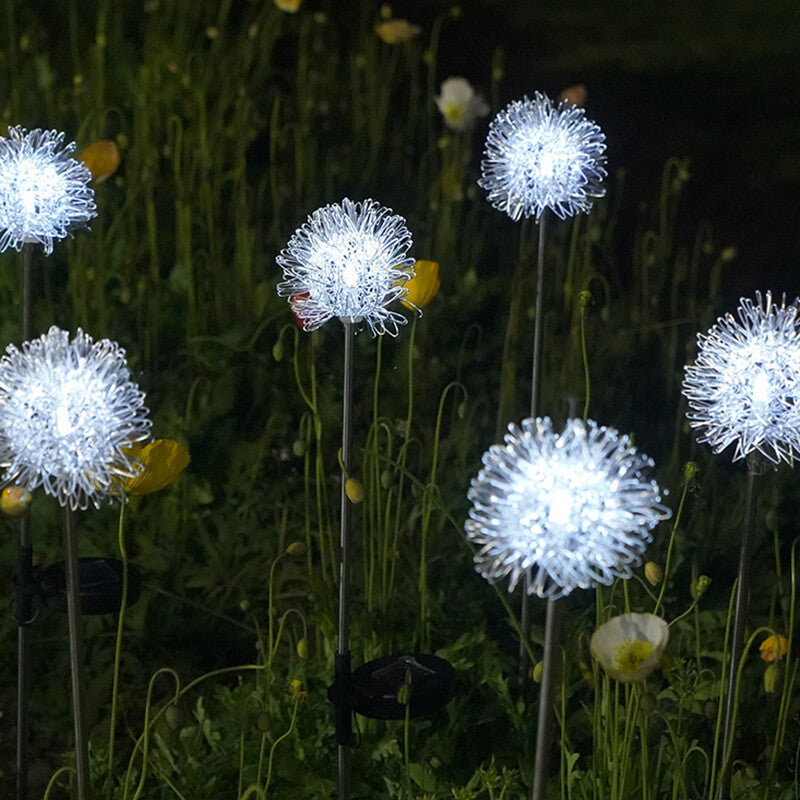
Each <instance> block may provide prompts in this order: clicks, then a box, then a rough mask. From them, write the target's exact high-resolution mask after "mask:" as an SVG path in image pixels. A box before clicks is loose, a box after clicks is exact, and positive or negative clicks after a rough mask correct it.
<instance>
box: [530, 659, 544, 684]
mask: <svg viewBox="0 0 800 800" xmlns="http://www.w3.org/2000/svg"><path fill="white" fill-rule="evenodd" d="M543 669H544V664H543V662H541V661H537V662H536V663H535V664H534V665H533V667H532V668H531V678H533V680H534V681H536V683H541V682H542V670H543Z"/></svg>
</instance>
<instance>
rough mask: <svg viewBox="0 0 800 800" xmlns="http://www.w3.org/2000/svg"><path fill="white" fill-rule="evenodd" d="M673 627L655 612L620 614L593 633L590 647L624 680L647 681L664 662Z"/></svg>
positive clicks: (605, 666) (617, 676)
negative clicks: (654, 613)
mask: <svg viewBox="0 0 800 800" xmlns="http://www.w3.org/2000/svg"><path fill="white" fill-rule="evenodd" d="M668 641H669V626H668V625H667V623H666V622H665V621H664V620H663V619H661V617H656V616H654V615H653V614H620V615H619V616H618V617H613V618H612V619H610V620H609V621H608V622H606V623H605V624H604V625H601V626H600V627H599V628H598V629H597V630H596V631H595V632H594V634H592V641H591V644H590V649H591V651H592V655H593V656H594V657H595V658H596V659H597V660H598V661H599V662H600V665H601V666H602V667H603V669H604V670H605V671H606V672H607V673H608V674H609V675H610V676H611V677H612V678H614V679H615V680H618V681H620V682H622V683H631V682H633V681H641V680H644V679H645V678H646V677H647V676H648V675H649V674H650V673H651V672H652V671H653V670H654V669H655V668H656V667H657V666H658V663H659V661H661V656H662V654H663V652H664V648H665V647H666V646H667V642H668Z"/></svg>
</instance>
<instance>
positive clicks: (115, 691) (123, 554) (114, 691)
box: [107, 503, 128, 800]
mask: <svg viewBox="0 0 800 800" xmlns="http://www.w3.org/2000/svg"><path fill="white" fill-rule="evenodd" d="M124 521H125V503H120V504H119V530H118V531H117V538H118V540H119V554H120V558H121V559H122V597H121V598H120V603H119V618H118V619H117V638H116V641H115V643H114V669H113V673H112V675H113V677H112V682H111V721H110V723H109V732H108V782H107V793H108V797H109V800H111V795H112V792H113V788H114V779H113V775H114V734H115V732H116V727H117V701H118V699H119V697H118V695H119V664H120V659H121V655H122V629H123V626H124V623H125V610H126V608H127V605H128V551H127V550H126V548H125V528H124Z"/></svg>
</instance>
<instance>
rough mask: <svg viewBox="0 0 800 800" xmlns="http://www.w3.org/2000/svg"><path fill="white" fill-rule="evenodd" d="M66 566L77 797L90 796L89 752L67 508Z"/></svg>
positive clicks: (73, 541) (71, 520)
mask: <svg viewBox="0 0 800 800" xmlns="http://www.w3.org/2000/svg"><path fill="white" fill-rule="evenodd" d="M64 566H65V572H66V578H67V623H68V626H69V660H70V672H71V685H72V718H73V722H74V729H75V768H76V773H77V776H78V798H77V800H89V752H88V743H87V741H86V734H85V731H84V727H83V713H84V707H85V706H84V702H83V658H82V655H81V608H80V588H81V587H80V576H79V573H78V541H77V536H76V533H75V515H74V512H73V511H72V510H71V509H70V508H65V509H64Z"/></svg>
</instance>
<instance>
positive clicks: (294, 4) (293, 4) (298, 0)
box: [275, 0, 303, 14]
mask: <svg viewBox="0 0 800 800" xmlns="http://www.w3.org/2000/svg"><path fill="white" fill-rule="evenodd" d="M302 4H303V0H275V5H276V6H277V7H278V8H279V9H280V10H281V11H286V12H288V13H289V14H296V13H297V12H298V11H299V10H300V6H301V5H302Z"/></svg>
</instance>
